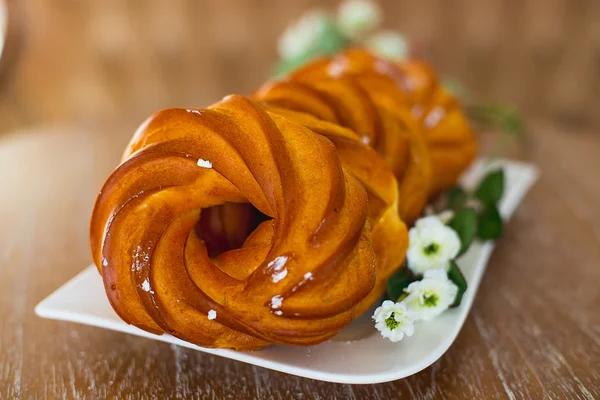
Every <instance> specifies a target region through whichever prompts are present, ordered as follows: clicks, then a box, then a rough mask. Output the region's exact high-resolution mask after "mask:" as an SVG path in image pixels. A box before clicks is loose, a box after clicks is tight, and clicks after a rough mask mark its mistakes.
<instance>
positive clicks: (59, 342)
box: [0, 121, 600, 400]
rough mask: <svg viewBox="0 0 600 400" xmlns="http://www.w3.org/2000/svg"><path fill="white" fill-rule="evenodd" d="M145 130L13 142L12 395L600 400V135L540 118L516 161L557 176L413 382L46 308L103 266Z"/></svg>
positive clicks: (8, 336)
mask: <svg viewBox="0 0 600 400" xmlns="http://www.w3.org/2000/svg"><path fill="white" fill-rule="evenodd" d="M134 129H135V126H134V125H133V124H129V125H127V124H126V125H114V126H109V125H106V124H105V125H101V126H96V127H88V128H85V127H81V128H78V129H54V130H44V131H29V132H22V133H21V134H16V135H10V136H6V137H4V138H2V139H0V188H1V189H0V399H21V398H22V399H38V398H40V399H44V398H48V399H54V398H68V399H71V398H73V399H77V398H85V399H105V398H119V399H121V398H124V399H125V398H131V399H155V398H179V399H186V398H196V399H205V398H207V399H210V398H215V399H220V398H232V399H242V398H244V399H246V398H260V399H312V398H322V399H332V398H340V399H363V398H374V399H389V398H419V399H438V398H447V399H471V398H485V399H494V398H499V399H502V398H510V399H521V398H526V399H540V398H552V399H561V398H565V399H586V400H588V399H590V400H591V399H596V398H599V397H600V301H599V300H600V298H599V296H600V290H599V289H598V282H600V229H599V228H598V223H597V221H598V220H600V211H599V208H598V204H600V183H599V182H600V181H599V178H598V172H599V171H600V159H599V158H598V154H600V135H597V134H594V133H591V132H583V131H574V130H569V129H567V128H564V127H563V128H558V127H556V126H554V125H552V124H549V123H546V122H543V121H533V123H532V124H531V133H532V134H531V137H530V139H531V140H530V142H529V144H528V146H525V147H519V148H517V149H515V150H514V151H513V153H514V154H515V155H517V156H518V157H520V158H524V159H527V160H530V161H532V162H535V163H537V164H538V165H539V166H540V167H541V169H542V178H541V181H540V182H539V183H538V184H537V185H536V186H535V187H534V188H533V189H532V191H531V193H530V194H529V196H528V197H527V198H526V199H525V201H524V203H523V204H522V206H521V207H520V208H519V210H518V211H517V212H516V214H515V216H514V218H513V220H512V221H511V222H510V223H509V224H508V225H507V227H506V233H505V235H504V237H502V239H501V240H500V241H499V243H498V246H497V248H496V250H495V251H494V254H493V256H492V259H491V262H490V264H489V267H488V271H487V272H486V274H485V276H484V278H483V282H482V284H481V287H480V290H479V294H478V296H477V298H476V301H475V305H474V308H473V310H472V312H471V314H470V316H469V318H468V319H467V321H466V324H465V326H464V328H463V329H462V331H461V333H460V334H459V336H458V339H457V341H456V342H455V343H454V345H453V346H452V347H451V348H450V350H449V351H448V352H447V353H446V354H445V355H444V356H443V357H442V358H441V359H440V360H438V361H437V362H436V363H434V364H433V365H432V366H431V367H429V368H427V369H426V370H424V371H422V372H420V373H418V374H416V375H414V376H412V377H410V378H407V379H404V380H399V381H396V382H391V383H386V384H380V385H362V386H351V385H339V384H330V383H324V382H318V381H313V380H309V379H304V378H299V377H294V376H290V375H285V374H282V373H277V372H273V371H269V370H266V369H263V368H259V367H254V366H251V365H247V364H243V363H239V362H236V361H232V360H226V359H222V358H219V357H216V356H212V355H209V354H202V353H199V352H195V351H193V350H190V349H183V348H179V347H176V346H172V345H168V344H165V343H158V342H155V341H152V340H148V339H142V338H137V337H132V336H128V335H125V334H121V333H116V332H110V331H106V330H102V329H98V328H92V327H86V326H79V325H76V324H71V323H64V322H57V321H50V320H44V319H40V318H38V317H36V316H35V315H34V313H33V307H34V306H35V304H37V303H38V302H39V301H40V300H41V299H43V298H44V297H45V296H47V295H48V294H49V293H51V292H52V291H53V290H55V289H56V288H57V287H59V286H60V285H61V284H62V283H64V282H65V281H67V280H68V279H70V278H71V277H72V276H74V275H75V274H76V273H77V272H79V271H80V270H81V269H82V268H83V267H84V266H86V265H88V264H89V263H90V262H91V256H90V251H89V248H88V234H87V224H88V219H89V215H90V212H91V207H92V203H93V201H94V198H95V195H96V192H97V190H98V189H99V188H100V186H101V184H102V182H103V180H104V179H105V178H106V176H107V174H108V173H109V172H110V171H111V170H112V169H113V167H114V166H115V165H116V163H117V162H118V159H119V157H120V154H121V151H122V148H123V146H124V145H125V143H126V142H127V140H128V139H129V136H130V134H131V132H132V131H133V130H134ZM484 139H488V137H487V136H486V137H484ZM485 141H486V140H484V142H485Z"/></svg>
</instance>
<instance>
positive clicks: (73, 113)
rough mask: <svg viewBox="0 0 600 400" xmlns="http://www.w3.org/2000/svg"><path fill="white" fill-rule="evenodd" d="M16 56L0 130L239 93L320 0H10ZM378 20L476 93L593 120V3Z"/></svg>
mask: <svg viewBox="0 0 600 400" xmlns="http://www.w3.org/2000/svg"><path fill="white" fill-rule="evenodd" d="M8 2H9V4H11V5H12V7H11V9H12V10H14V11H15V18H14V19H15V24H17V26H18V28H19V29H20V40H18V42H19V43H18V52H17V54H18V55H19V57H18V60H17V61H18V62H17V63H16V65H14V68H12V73H11V74H10V75H8V76H6V77H5V78H4V79H3V81H2V82H0V84H1V85H0V133H3V132H7V131H11V130H13V129H15V128H17V127H23V126H30V125H32V124H43V125H46V124H50V123H52V124H56V123H63V124H64V123H71V122H72V121H74V120H76V121H102V120H105V119H106V118H114V117H117V116H120V115H121V114H122V112H123V110H128V113H129V115H132V116H133V117H134V118H133V120H139V119H141V118H144V117H145V116H146V115H148V114H149V113H150V112H152V111H154V110H156V109H159V108H164V107H168V106H174V105H185V106H190V105H196V106H204V105H208V104H210V103H212V102H214V101H216V100H217V99H219V98H221V97H222V96H224V95H227V94H230V93H247V92H248V91H250V90H252V89H254V88H255V87H256V86H258V85H259V84H260V83H262V82H264V80H265V78H266V77H267V76H268V75H269V74H270V72H271V70H272V67H273V64H274V62H275V60H276V50H275V49H276V42H277V38H278V37H279V35H280V34H281V32H282V31H283V29H284V28H285V26H286V25H287V24H289V23H290V22H291V21H293V20H295V19H297V18H298V17H299V16H300V15H301V14H302V12H303V11H305V10H307V9H308V8H311V7H315V6H321V7H328V8H330V9H335V7H336V4H337V3H338V1H335V0H327V1H317V0H294V1H277V0H219V1H211V0H144V1H142V0H103V1H75V0H8ZM380 3H381V6H382V8H383V10H384V13H385V23H384V26H385V28H392V29H395V30H399V31H401V32H404V33H405V34H407V35H408V36H409V37H410V38H412V39H414V40H415V41H416V42H417V43H418V44H419V47H420V48H422V49H426V50H425V51H423V54H422V55H423V56H424V57H425V58H427V59H429V60H430V61H432V62H433V64H434V65H435V66H436V67H438V68H439V70H440V71H443V73H444V74H445V75H447V76H452V77H456V78H458V79H459V80H460V81H461V82H462V83H464V84H465V85H466V86H467V87H468V88H470V89H471V90H472V91H473V92H475V93H476V94H477V95H479V96H480V97H482V98H485V99H495V100H503V101H508V102H513V103H515V104H516V105H517V106H518V107H519V108H520V109H521V110H522V111H523V112H524V113H526V114H528V115H533V116H538V117H539V116H542V117H544V118H549V117H552V118H557V119H562V120H567V121H571V122H577V123H579V124H585V123H587V124H594V126H596V127H599V126H600V113H598V112H597V110H599V109H600V96H599V95H598V93H599V92H600V23H598V21H599V20H600V2H599V1H597V0H527V1H514V0H453V1H447V0H421V1H411V0H381V1H380Z"/></svg>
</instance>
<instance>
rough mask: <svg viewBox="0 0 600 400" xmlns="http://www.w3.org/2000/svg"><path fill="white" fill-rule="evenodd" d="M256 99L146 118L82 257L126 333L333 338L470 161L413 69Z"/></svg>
mask: <svg viewBox="0 0 600 400" xmlns="http://www.w3.org/2000/svg"><path fill="white" fill-rule="evenodd" d="M407 80H410V81H411V82H412V81H414V82H413V83H412V84H406V82H405V81H407ZM411 85H412V86H411ZM253 97H254V99H255V100H250V99H247V98H244V97H241V96H229V97H227V98H225V99H224V100H223V101H221V102H219V103H216V104H215V105H213V106H210V107H208V108H206V109H168V110H163V111H160V112H157V113H155V114H154V115H153V116H151V117H150V118H149V119H148V120H147V121H146V122H145V123H144V124H143V125H142V126H141V127H140V128H139V129H138V131H137V132H136V134H135V135H134V137H133V139H132V140H131V142H130V144H129V146H128V147H127V149H126V151H125V154H124V158H123V162H122V164H121V165H120V166H119V167H118V168H117V169H116V170H115V171H114V172H113V174H112V175H111V176H110V177H109V178H108V180H107V181H106V183H105V184H104V187H103V188H102V190H101V192H100V194H99V196H98V199H97V201H96V205H95V208H94V212H93V215H92V221H91V233H90V238H91V246H92V252H93V256H94V261H95V264H96V265H97V267H98V269H99V271H100V273H101V274H102V278H103V281H104V285H105V289H106V293H107V296H108V298H109V300H110V302H111V304H112V306H113V308H114V309H115V311H116V312H117V313H118V314H119V316H120V317H121V318H122V319H123V320H125V321H126V322H128V323H130V324H133V325H136V326H138V327H140V328H142V329H145V330H147V331H150V332H154V333H158V334H160V333H163V332H168V333H170V334H172V335H174V336H176V337H179V338H181V339H183V340H186V341H189V342H191V343H194V344H197V345H199V346H204V347H223V348H234V349H244V350H247V349H258V348H261V347H264V346H266V345H268V344H271V343H276V344H292V345H312V344H316V343H319V342H322V341H324V340H327V339H328V338H330V337H332V336H333V335H335V334H336V333H337V332H338V331H339V329H341V328H342V327H344V326H345V325H347V324H348V323H349V322H350V321H351V320H352V319H353V318H354V317H356V316H358V315H360V314H362V313H363V312H364V311H366V310H367V309H368V308H369V307H370V306H371V305H372V304H373V303H374V302H375V301H376V300H377V299H378V298H379V297H380V296H381V294H382V293H383V292H384V290H385V286H386V282H387V280H388V279H389V277H390V276H391V275H392V274H393V273H394V272H395V271H397V270H398V268H400V266H401V265H402V262H403V259H404V256H405V253H406V249H407V246H408V237H407V231H406V226H405V224H404V222H402V221H403V220H404V221H408V222H409V223H410V222H412V221H414V220H415V219H416V218H417V217H418V216H419V215H420V214H421V213H422V210H423V207H424V205H425V203H426V202H427V200H428V198H429V197H430V196H431V195H433V194H435V193H437V192H438V191H439V190H440V189H442V188H444V187H447V186H449V185H452V184H454V183H455V181H456V178H457V177H458V175H459V174H460V172H462V170H463V169H464V168H465V167H466V166H467V165H468V163H469V162H470V161H471V159H472V157H473V154H474V148H475V144H474V139H473V135H472V132H471V130H470V129H469V127H468V124H467V123H466V121H465V119H464V116H463V114H462V112H461V110H460V108H459V106H458V104H457V103H456V100H454V99H453V98H452V97H450V96H449V95H448V94H447V93H446V92H445V91H444V90H443V89H442V88H441V87H440V86H439V85H438V84H437V81H436V80H435V75H433V73H432V72H431V71H430V70H428V69H427V68H426V67H424V66H422V65H420V64H416V63H404V64H391V63H388V62H385V61H382V60H379V59H377V58H375V57H373V56H371V55H370V54H368V53H366V52H363V51H359V50H357V51H350V52H347V53H345V54H342V55H340V56H339V57H335V58H333V59H331V60H326V59H324V60H320V61H318V62H315V63H314V64H311V65H309V66H307V67H305V68H303V69H301V70H299V71H297V72H296V73H294V74H292V76H291V77H289V78H288V79H285V80H282V81H277V82H272V83H268V84H266V85H264V86H263V87H261V88H260V89H259V90H258V91H257V92H256V93H255V94H254V96H253ZM420 110H421V111H420ZM432 115H433V116H432Z"/></svg>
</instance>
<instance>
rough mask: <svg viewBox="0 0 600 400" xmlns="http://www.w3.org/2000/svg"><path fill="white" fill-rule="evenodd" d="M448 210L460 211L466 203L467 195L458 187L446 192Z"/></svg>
mask: <svg viewBox="0 0 600 400" xmlns="http://www.w3.org/2000/svg"><path fill="white" fill-rule="evenodd" d="M447 196H448V208H449V209H450V210H453V211H458V210H460V209H461V208H462V207H463V206H464V205H465V204H466V203H467V199H468V196H467V193H466V192H465V191H464V189H463V188H461V187H460V186H455V187H453V188H452V189H450V190H448V192H447Z"/></svg>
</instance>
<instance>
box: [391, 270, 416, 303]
mask: <svg viewBox="0 0 600 400" xmlns="http://www.w3.org/2000/svg"><path fill="white" fill-rule="evenodd" d="M416 279H417V278H416V276H415V275H414V274H413V273H412V271H411V270H410V269H408V267H407V266H406V265H404V266H403V267H402V269H401V270H400V271H398V272H396V273H395V274H394V275H392V277H391V278H390V279H389V280H388V283H387V296H388V297H389V299H390V300H393V301H398V299H399V298H400V297H401V296H402V295H403V294H404V289H405V288H407V287H408V285H410V284H411V283H412V282H414V281H415V280H416Z"/></svg>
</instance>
